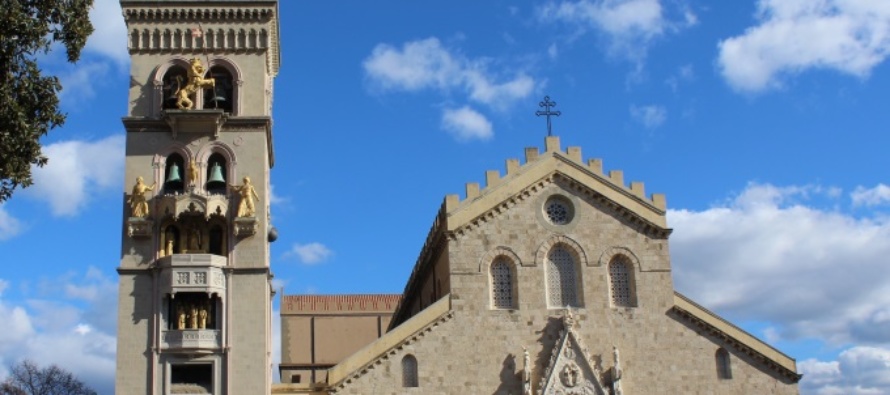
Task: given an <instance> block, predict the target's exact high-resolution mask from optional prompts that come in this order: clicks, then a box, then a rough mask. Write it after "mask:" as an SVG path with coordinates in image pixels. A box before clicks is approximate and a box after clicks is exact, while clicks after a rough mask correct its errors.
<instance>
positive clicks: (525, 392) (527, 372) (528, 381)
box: [522, 347, 532, 395]
mask: <svg viewBox="0 0 890 395" xmlns="http://www.w3.org/2000/svg"><path fill="white" fill-rule="evenodd" d="M522 354H523V364H522V395H532V364H531V358H530V357H529V356H528V349H527V348H525V347H522Z"/></svg>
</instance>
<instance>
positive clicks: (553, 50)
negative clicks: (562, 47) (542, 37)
mask: <svg viewBox="0 0 890 395" xmlns="http://www.w3.org/2000/svg"><path fill="white" fill-rule="evenodd" d="M547 56H548V57H550V60H556V58H557V57H559V48H558V47H557V46H556V43H553V44H550V46H549V47H547Z"/></svg>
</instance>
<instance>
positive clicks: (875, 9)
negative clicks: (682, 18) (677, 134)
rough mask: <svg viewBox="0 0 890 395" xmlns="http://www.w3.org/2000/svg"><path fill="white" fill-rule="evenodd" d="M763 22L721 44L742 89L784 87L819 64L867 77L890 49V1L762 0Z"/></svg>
mask: <svg viewBox="0 0 890 395" xmlns="http://www.w3.org/2000/svg"><path fill="white" fill-rule="evenodd" d="M756 18H757V21H758V24H757V25H756V26H753V27H749V28H748V29H746V30H745V32H744V33H743V34H741V35H739V36H735V37H731V38H728V39H726V40H723V41H721V42H720V43H719V44H718V47H719V51H720V54H719V56H718V59H717V62H718V65H719V67H720V71H721V73H722V74H723V77H724V78H725V79H726V80H727V82H728V83H729V84H730V86H732V87H733V88H735V89H737V90H739V91H747V92H757V91H763V90H765V89H769V88H775V87H779V86H781V84H782V78H783V77H786V76H791V75H795V74H798V73H801V72H803V71H806V70H808V69H813V68H822V69H832V70H836V71H839V72H842V73H846V74H850V75H853V76H857V77H860V78H864V77H867V76H868V74H869V73H870V72H871V70H872V68H874V67H875V66H876V65H877V64H879V63H881V62H883V61H884V59H885V58H886V57H887V55H888V53H890V3H888V2H885V1H869V0H821V1H808V0H760V1H759V2H758V4H757V15H756Z"/></svg>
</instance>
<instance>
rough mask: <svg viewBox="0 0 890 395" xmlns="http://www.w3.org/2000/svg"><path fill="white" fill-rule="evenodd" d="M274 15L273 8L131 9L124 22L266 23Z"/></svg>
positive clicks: (126, 11)
mask: <svg viewBox="0 0 890 395" xmlns="http://www.w3.org/2000/svg"><path fill="white" fill-rule="evenodd" d="M149 3H151V2H149ZM270 4H272V3H271V2H270ZM274 15H275V11H274V10H273V9H271V8H241V7H213V8H169V7H165V8H130V9H127V10H125V11H124V20H126V21H127V22H130V21H140V22H179V21H187V22H191V21H202V22H204V21H207V22H244V21H260V22H264V21H267V20H269V19H270V18H272V17H273V16H274Z"/></svg>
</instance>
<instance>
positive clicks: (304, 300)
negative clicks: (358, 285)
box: [281, 294, 402, 315]
mask: <svg viewBox="0 0 890 395" xmlns="http://www.w3.org/2000/svg"><path fill="white" fill-rule="evenodd" d="M401 299H402V295H400V294H376V295H287V296H284V297H282V301H281V314H282V315H286V314H299V313H318V312H352V311H358V312H387V313H392V312H393V311H394V310H395V308H396V306H397V305H398V303H399V300H401Z"/></svg>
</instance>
